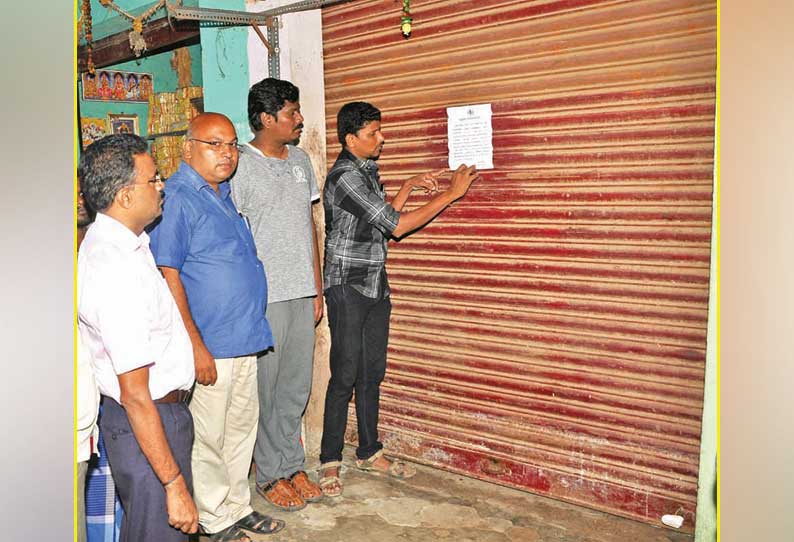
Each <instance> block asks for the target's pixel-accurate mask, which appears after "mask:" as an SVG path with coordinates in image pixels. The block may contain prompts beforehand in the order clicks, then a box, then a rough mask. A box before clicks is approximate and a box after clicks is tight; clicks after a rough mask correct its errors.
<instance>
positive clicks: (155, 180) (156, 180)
mask: <svg viewBox="0 0 794 542" xmlns="http://www.w3.org/2000/svg"><path fill="white" fill-rule="evenodd" d="M164 182H165V181H163V178H162V177H160V174H159V173H157V174H156V175H155V176H154V177H152V178H151V179H149V180H148V181H145V182H142V183H130V184H129V185H128V186H140V185H147V184H151V185H156V184H158V183H161V184H162V183H164Z"/></svg>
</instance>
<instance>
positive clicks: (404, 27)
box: [400, 0, 414, 39]
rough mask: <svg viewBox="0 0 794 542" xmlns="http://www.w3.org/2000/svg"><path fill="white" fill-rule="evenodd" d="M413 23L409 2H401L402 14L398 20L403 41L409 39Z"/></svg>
mask: <svg viewBox="0 0 794 542" xmlns="http://www.w3.org/2000/svg"><path fill="white" fill-rule="evenodd" d="M413 21H414V20H413V18H412V17H411V0H403V14H402V17H401V19H400V30H401V31H402V33H403V37H404V38H405V39H408V38H410V37H411V23H412V22H413Z"/></svg>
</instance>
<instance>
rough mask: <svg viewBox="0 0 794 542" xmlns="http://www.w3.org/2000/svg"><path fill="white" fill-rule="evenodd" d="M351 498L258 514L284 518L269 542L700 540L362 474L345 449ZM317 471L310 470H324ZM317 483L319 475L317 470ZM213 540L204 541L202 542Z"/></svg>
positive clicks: (469, 488) (476, 492)
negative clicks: (291, 509)
mask: <svg viewBox="0 0 794 542" xmlns="http://www.w3.org/2000/svg"><path fill="white" fill-rule="evenodd" d="M345 464H346V465H347V467H343V471H342V481H343V483H344V486H345V489H344V495H343V496H342V497H339V498H337V499H329V498H327V497H326V498H325V499H323V500H322V501H320V502H318V503H314V504H309V505H308V506H307V507H306V508H304V509H303V510H300V511H297V512H282V511H279V510H276V509H275V508H274V507H273V506H271V505H270V504H269V503H268V502H267V501H265V500H264V499H262V497H260V496H259V495H258V494H257V493H256V492H255V491H254V490H253V489H254V488H253V477H252V478H251V484H252V485H251V490H252V491H251V492H252V494H253V495H254V497H253V507H254V508H255V509H256V510H258V511H260V512H262V513H265V514H269V515H271V516H274V517H277V518H280V519H283V520H285V521H286V522H287V526H286V527H285V528H284V530H282V531H281V532H280V533H278V534H276V535H266V536H263V535H259V536H253V537H252V539H253V540H255V541H269V542H309V541H311V542H318V541H321V542H373V541H377V542H391V541H395V542H409V541H410V542H425V541H427V542H430V541H433V542H435V541H444V542H446V541H448V542H453V541H454V542H464V541H477V542H535V541H538V542H585V541H587V542H691V541H692V537H691V536H689V535H686V534H683V533H680V532H676V531H672V530H669V529H665V528H657V527H653V526H651V525H646V524H643V523H639V522H636V521H631V520H627V519H623V518H619V517H617V516H613V515H610V514H605V513H602V512H596V511H593V510H590V509H587V508H582V507H578V506H574V505H571V504H566V503H563V502H559V501H555V500H552V499H548V498H545V497H538V496H535V495H532V494H529V493H525V492H523V491H518V490H514V489H509V488H505V487H501V486H497V485H494V484H490V483H487V482H482V481H479V480H475V479H472V478H467V477H464V476H460V475H457V474H451V473H447V472H444V471H440V470H436V469H432V468H429V467H425V466H421V465H417V471H418V472H417V474H416V476H415V477H414V478H412V479H410V480H406V481H400V480H394V479H390V478H384V477H381V476H376V475H372V474H367V473H363V472H360V471H358V470H357V469H356V468H355V463H354V461H353V450H352V449H345ZM316 466H317V465H316V464H315V465H312V464H309V465H307V467H314V468H316ZM309 474H310V476H311V477H312V479H313V480H316V479H317V477H316V471H310V472H309ZM208 541H209V538H206V537H201V542H208Z"/></svg>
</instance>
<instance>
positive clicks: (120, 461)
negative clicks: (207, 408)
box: [100, 397, 193, 542]
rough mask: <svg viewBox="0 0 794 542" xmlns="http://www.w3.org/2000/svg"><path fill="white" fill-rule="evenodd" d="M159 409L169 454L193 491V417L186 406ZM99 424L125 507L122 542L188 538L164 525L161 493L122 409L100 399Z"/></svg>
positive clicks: (173, 541)
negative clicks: (101, 404) (102, 402)
mask: <svg viewBox="0 0 794 542" xmlns="http://www.w3.org/2000/svg"><path fill="white" fill-rule="evenodd" d="M157 411H158V413H159V414H160V419H161V420H162V423H163V429H164V430H165V436H166V438H167V439H168V445H169V447H170V448H171V453H172V454H173V456H174V459H175V460H176V463H177V465H179V469H180V470H181V471H182V476H183V477H184V478H185V482H187V487H188V489H189V490H190V492H191V493H192V492H193V477H192V475H191V473H192V471H191V468H190V453H191V451H192V449H193V417H192V416H191V414H190V411H189V410H188V408H187V404H186V403H168V404H158V405H157ZM100 425H101V427H102V433H103V434H104V435H105V449H106V450H107V454H108V462H109V463H110V468H111V471H112V472H113V480H114V481H115V482H116V490H117V491H118V493H119V498H120V499H121V505H122V506H123V507H124V519H123V520H122V523H121V542H154V541H155V540H156V541H157V542H183V541H186V540H187V539H188V535H186V534H185V533H183V532H181V531H179V530H178V529H175V528H173V527H171V526H170V525H168V512H167V511H166V508H165V490H164V489H163V486H162V484H161V483H160V480H159V479H158V478H157V476H156V475H155V474H154V471H153V470H152V467H151V466H150V465H149V461H148V460H147V459H146V456H144V455H143V452H142V451H141V448H140V446H138V441H137V440H136V439H135V435H134V434H133V432H132V427H130V421H129V418H128V417H127V413H126V411H125V410H124V408H122V406H121V405H119V404H118V403H117V402H116V401H114V400H113V399H111V398H110V397H105V398H104V404H103V410H102V419H101V420H100Z"/></svg>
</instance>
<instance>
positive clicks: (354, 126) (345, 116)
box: [336, 102, 380, 147]
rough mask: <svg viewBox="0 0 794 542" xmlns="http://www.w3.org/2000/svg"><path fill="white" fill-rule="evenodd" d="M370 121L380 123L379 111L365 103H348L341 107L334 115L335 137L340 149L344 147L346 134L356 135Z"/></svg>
mask: <svg viewBox="0 0 794 542" xmlns="http://www.w3.org/2000/svg"><path fill="white" fill-rule="evenodd" d="M372 121H378V122H380V109H378V108H377V107H375V106H374V105H372V104H369V103H367V102H350V103H346V104H345V105H343V106H342V109H340V110H339V113H337V114H336V135H337V136H338V137H339V143H341V144H342V147H344V146H345V137H346V136H347V134H353V135H356V134H357V133H358V131H359V130H361V129H362V128H363V127H364V126H366V125H367V124H369V123H370V122H372Z"/></svg>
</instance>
